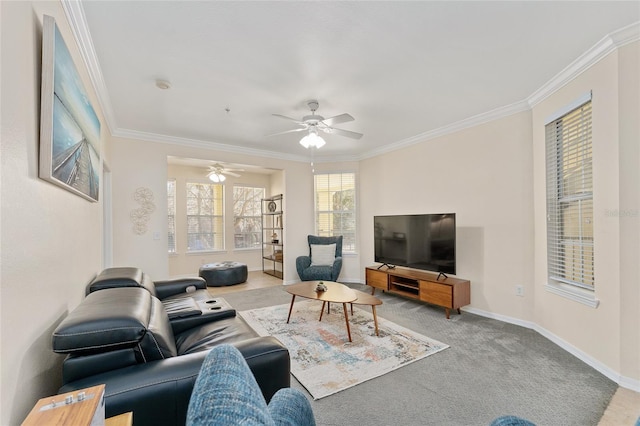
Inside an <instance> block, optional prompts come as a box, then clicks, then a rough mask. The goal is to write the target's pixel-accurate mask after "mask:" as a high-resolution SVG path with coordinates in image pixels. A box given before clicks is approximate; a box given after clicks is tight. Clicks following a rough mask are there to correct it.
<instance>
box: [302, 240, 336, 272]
mask: <svg viewBox="0 0 640 426" xmlns="http://www.w3.org/2000/svg"><path fill="white" fill-rule="evenodd" d="M307 241H308V242H309V255H308V256H298V258H297V259H296V269H297V270H298V275H299V276H300V279H301V280H302V281H314V280H325V281H338V275H340V270H341V269H342V235H340V236H337V237H318V236H315V235H309V236H307ZM332 245H333V246H332ZM333 247H335V249H334V248H333Z"/></svg>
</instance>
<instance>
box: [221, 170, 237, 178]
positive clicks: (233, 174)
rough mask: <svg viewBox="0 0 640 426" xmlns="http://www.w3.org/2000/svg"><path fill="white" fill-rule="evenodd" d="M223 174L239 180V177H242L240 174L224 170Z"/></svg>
mask: <svg viewBox="0 0 640 426" xmlns="http://www.w3.org/2000/svg"><path fill="white" fill-rule="evenodd" d="M222 174H223V175H229V176H233V177H237V178H238V177H240V175H239V174H237V173H233V172H230V171H227V170H223V171H222Z"/></svg>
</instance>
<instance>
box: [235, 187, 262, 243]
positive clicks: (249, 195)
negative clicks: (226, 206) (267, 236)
mask: <svg viewBox="0 0 640 426" xmlns="http://www.w3.org/2000/svg"><path fill="white" fill-rule="evenodd" d="M264 197H265V189H264V188H255V187H250V186H239V185H236V186H234V187H233V233H234V239H233V240H234V248H236V249H253V248H260V247H261V236H262V223H261V216H260V214H261V212H260V207H261V201H262V199H263V198H264Z"/></svg>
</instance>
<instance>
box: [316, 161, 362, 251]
mask: <svg viewBox="0 0 640 426" xmlns="http://www.w3.org/2000/svg"><path fill="white" fill-rule="evenodd" d="M315 198H316V233H317V235H319V236H325V237H329V236H338V235H342V236H343V240H342V249H343V250H344V251H348V252H355V251H356V175H355V173H328V174H317V175H315Z"/></svg>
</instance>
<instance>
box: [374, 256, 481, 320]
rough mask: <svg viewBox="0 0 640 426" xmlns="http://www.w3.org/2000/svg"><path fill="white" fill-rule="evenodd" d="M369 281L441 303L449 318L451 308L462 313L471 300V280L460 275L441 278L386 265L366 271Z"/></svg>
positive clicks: (405, 293) (399, 292)
mask: <svg viewBox="0 0 640 426" xmlns="http://www.w3.org/2000/svg"><path fill="white" fill-rule="evenodd" d="M365 274H366V284H367V285H369V286H371V287H372V291H371V294H373V293H374V292H375V291H376V289H380V290H382V291H386V292H389V293H395V294H399V295H402V296H405V297H409V298H412V299H417V300H420V301H422V302H427V303H430V304H432V305H437V306H442V307H443V308H444V311H445V314H446V315H447V319H449V313H450V310H451V309H456V310H457V311H458V313H460V308H461V307H462V306H465V305H468V304H470V303H471V283H470V282H469V280H463V279H460V278H449V277H447V278H444V277H443V278H441V279H438V275H437V274H434V273H431V272H425V271H418V270H415V269H407V268H399V267H395V268H393V269H389V268H387V267H386V266H383V267H382V268H380V269H378V268H377V267H376V266H370V267H368V268H366V270H365Z"/></svg>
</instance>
